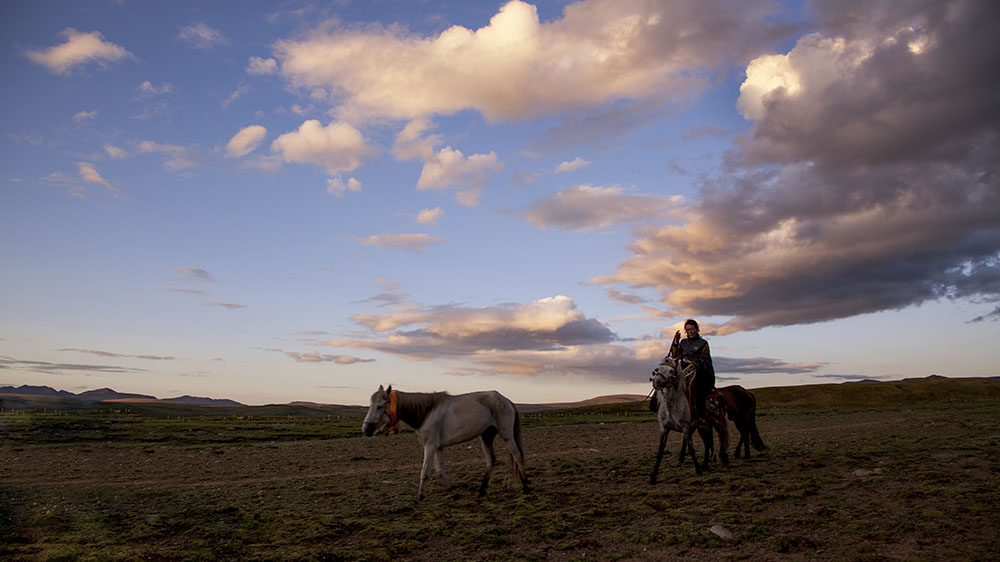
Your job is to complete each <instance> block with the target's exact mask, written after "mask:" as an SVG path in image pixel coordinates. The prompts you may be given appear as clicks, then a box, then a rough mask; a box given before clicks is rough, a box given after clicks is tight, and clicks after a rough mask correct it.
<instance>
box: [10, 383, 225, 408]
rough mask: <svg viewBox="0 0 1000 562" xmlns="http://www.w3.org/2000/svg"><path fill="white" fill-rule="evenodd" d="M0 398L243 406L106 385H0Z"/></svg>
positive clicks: (46, 406) (209, 399)
mask: <svg viewBox="0 0 1000 562" xmlns="http://www.w3.org/2000/svg"><path fill="white" fill-rule="evenodd" d="M0 397H10V398H8V399H7V400H9V401H11V402H13V401H15V400H17V399H18V398H20V400H19V402H21V403H22V405H23V404H26V403H29V402H31V401H32V400H36V401H37V400H39V399H41V400H44V399H46V398H58V399H59V400H60V402H59V403H67V402H69V403H72V402H79V403H81V404H80V406H85V405H88V404H93V403H99V402H111V403H140V402H145V403H149V402H168V403H179V404H193V405H200V406H243V404H241V403H239V402H237V401H235V400H229V399H223V398H203V397H200V396H187V395H185V396H178V397H177V398H164V399H160V398H157V397H155V396H150V395H148V394H131V393H127V392H118V391H117V390H113V389H110V388H98V389H96V390H87V391H85V392H81V393H79V394H74V393H72V392H68V391H65V390H55V389H53V388H50V387H48V386H30V385H22V386H17V387H14V386H0ZM59 403H56V404H49V403H45V405H44V406H43V408H52V409H59V408H58V407H57V406H58V404H59ZM5 407H20V406H13V405H10V406H5ZM71 409H74V410H75V409H83V408H71Z"/></svg>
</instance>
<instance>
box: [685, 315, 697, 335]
mask: <svg viewBox="0 0 1000 562" xmlns="http://www.w3.org/2000/svg"><path fill="white" fill-rule="evenodd" d="M700 331H701V330H700V329H699V328H698V322H697V321H696V320H695V319H693V318H691V319H689V320H688V321H687V322H685V323H684V333H685V334H687V337H689V338H693V337H696V336H697V335H698V332H700Z"/></svg>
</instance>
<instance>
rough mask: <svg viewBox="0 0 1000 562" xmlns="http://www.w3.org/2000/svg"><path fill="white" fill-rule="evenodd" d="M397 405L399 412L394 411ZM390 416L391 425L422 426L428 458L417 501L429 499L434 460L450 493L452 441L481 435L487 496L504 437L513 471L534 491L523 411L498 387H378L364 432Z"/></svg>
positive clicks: (420, 433) (420, 434)
mask: <svg viewBox="0 0 1000 562" xmlns="http://www.w3.org/2000/svg"><path fill="white" fill-rule="evenodd" d="M393 405H395V412H392V411H390V410H391V409H393ZM386 416H388V417H389V419H388V422H387V423H388V424H394V423H396V422H397V420H402V421H404V422H406V424H407V425H409V426H411V427H413V428H414V429H416V430H417V437H418V439H419V440H420V445H421V446H422V447H423V449H424V462H423V466H422V467H421V469H420V487H419V488H418V489H417V500H421V499H423V498H424V486H425V484H426V482H427V475H428V472H429V469H430V466H431V463H432V462H433V463H434V465H435V467H436V468H437V472H438V476H440V478H441V480H442V481H444V483H445V485H446V486H447V487H448V489H449V490H450V491H452V490H453V487H452V485H451V481H450V480H448V477H447V476H446V475H445V473H444V454H443V449H444V448H445V447H447V446H448V445H455V444H458V443H464V442H466V441H470V440H472V439H475V438H476V437H479V439H480V441H481V442H482V446H483V454H484V455H485V456H486V473H485V474H483V479H482V482H481V483H480V485H479V495H480V496H482V495H484V494H486V486H487V484H488V483H489V481H490V472H492V470H493V465H494V464H495V463H496V457H495V456H494V454H493V439H494V438H495V437H496V436H497V434H499V435H500V437H502V438H503V440H504V442H505V443H506V445H507V449H508V450H509V451H510V456H511V470H512V471H513V473H514V475H515V476H516V477H517V478H519V479H520V481H521V488H522V490H523V491H524V492H527V491H528V477H527V473H526V472H525V469H524V447H523V446H522V445H521V414H520V413H519V412H518V411H517V407H516V406H514V403H513V402H511V401H510V400H508V399H507V398H506V397H504V396H503V395H502V394H500V393H499V392H497V391H495V390H490V391H485V392H471V393H469V394H459V395H457V396H452V395H450V394H448V393H446V392H434V393H425V392H399V391H394V390H393V389H392V385H390V386H389V388H382V386H379V387H378V390H376V391H375V392H374V393H373V394H372V397H371V404H370V405H369V406H368V415H367V416H365V421H364V422H363V423H362V424H361V432H362V433H363V434H364V435H366V436H368V437H371V436H372V435H374V434H375V431H376V429H377V428H378V425H379V423H380V422H381V421H382V420H383V419H384V418H385V417H386Z"/></svg>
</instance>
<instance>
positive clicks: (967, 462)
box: [0, 400, 1000, 562]
mask: <svg viewBox="0 0 1000 562" xmlns="http://www.w3.org/2000/svg"><path fill="white" fill-rule="evenodd" d="M593 412H598V413H594V414H593V415H594V416H596V417H598V418H601V419H605V420H607V421H613V420H619V421H615V422H614V423H600V422H594V421H590V422H589V423H575V424H573V423H565V422H566V417H565V416H563V417H562V418H556V417H553V418H552V420H553V421H554V423H552V424H549V423H546V421H545V418H544V417H539V418H534V419H533V421H532V423H531V424H530V425H528V426H527V427H526V428H525V433H524V438H525V448H526V450H527V461H528V468H529V475H530V477H531V480H532V492H531V493H530V494H529V495H526V496H524V495H521V494H520V493H519V492H518V491H516V489H515V488H514V487H512V486H507V485H505V480H506V477H507V474H506V472H507V468H508V466H507V464H506V463H505V462H504V463H502V464H501V465H500V466H498V467H497V472H495V473H494V474H495V475H494V481H493V483H492V485H491V487H490V495H489V496H488V497H487V498H485V499H479V498H477V497H476V495H475V489H476V486H477V485H478V479H479V475H480V471H481V470H482V460H481V458H480V451H479V447H478V444H476V443H470V444H468V445H461V446H456V447H453V448H450V449H447V451H446V466H447V468H448V470H449V475H450V476H451V477H452V479H453V481H455V483H456V485H457V486H458V487H459V493H460V497H459V498H458V499H452V498H451V497H450V496H449V495H448V494H446V493H445V491H444V490H442V489H441V487H440V484H439V482H438V481H437V480H434V479H432V480H431V482H430V484H429V489H428V497H427V499H426V500H425V501H424V502H422V503H417V502H416V501H415V495H416V484H417V476H418V472H419V464H420V457H421V453H420V449H419V447H418V446H417V443H416V439H415V437H414V436H413V434H411V433H410V434H407V433H404V434H401V435H397V436H393V437H388V438H373V439H364V438H360V437H357V438H354V437H351V438H337V439H319V438H314V437H310V434H311V433H313V432H314V431H315V429H316V427H315V426H313V425H309V426H308V427H306V428H305V429H302V430H301V431H298V432H296V431H294V430H293V429H290V428H288V427H287V426H285V427H274V428H273V430H274V431H275V432H276V433H275V435H274V436H272V437H273V439H271V440H267V439H256V438H255V439H237V440H231V439H227V438H226V435H227V433H228V432H230V431H237V432H238V433H239V432H240V431H243V432H245V431H246V430H245V428H243V429H240V427H239V426H232V425H229V426H226V425H224V424H226V423H230V424H231V421H227V420H219V419H216V420H211V419H205V420H191V421H190V423H191V424H194V425H193V426H185V427H186V428H187V429H195V430H197V429H199V427H200V430H201V431H203V432H204V435H214V436H216V437H215V438H213V439H207V438H206V439H205V440H202V441H185V440H183V439H181V440H160V441H157V440H143V439H142V438H141V434H142V431H143V429H142V423H139V422H136V421H135V419H134V418H128V419H126V420H125V421H123V423H133V424H136V423H138V425H133V426H129V427H130V429H129V430H128V431H127V432H125V434H124V435H125V437H120V438H119V439H117V440H116V439H106V440H96V439H95V440H91V441H86V442H65V440H62V441H63V442H59V441H60V440H58V439H57V440H45V439H40V440H39V439H31V438H25V435H28V434H27V433H25V431H28V430H29V429H30V427H29V426H30V424H24V423H21V424H20V425H17V424H12V423H11V420H10V419H7V420H6V422H7V424H6V426H5V431H6V433H7V435H6V437H7V438H6V439H5V440H4V441H3V444H2V445H0V557H3V558H4V559H10V560H87V559H91V560H116V559H121V560H135V559H146V560H244V559H255V560H400V559H406V560H433V561H435V562H442V561H449V560H468V559H479V560H593V559H599V560H614V559H628V560H661V559H664V558H667V557H676V558H683V559H690V560H774V559H782V560H986V559H992V558H993V557H994V556H995V545H996V544H997V541H998V539H1000V536H998V535H1000V531H998V529H1000V516H998V515H997V509H998V508H1000V471H998V466H1000V463H998V462H997V458H998V456H997V455H998V454H1000V429H997V423H996V422H997V420H998V419H1000V401H996V400H987V401H973V402H959V403H940V402H938V403H923V404H914V405H910V406H881V407H874V406H865V407H861V406H858V407H851V408H841V409H829V408H827V409H823V410H818V409H789V410H771V411H769V410H766V409H762V414H764V415H762V416H761V417H760V419H759V422H760V426H761V433H762V435H763V437H764V440H765V441H766V442H767V443H768V445H769V446H770V447H771V448H770V451H769V454H768V455H766V456H755V457H754V458H752V459H750V460H736V461H734V463H733V465H732V466H730V467H729V468H718V469H715V470H713V471H711V472H710V473H708V474H707V475H706V476H702V477H696V476H695V475H694V470H693V468H692V467H691V466H690V465H685V466H683V467H677V466H674V465H673V464H672V462H673V460H674V459H675V456H674V455H676V450H677V448H678V442H677V439H676V437H672V438H671V440H670V446H669V448H670V449H672V450H673V451H674V455H672V456H670V457H667V458H666V459H665V462H666V463H667V464H666V466H665V467H664V468H663V469H662V470H661V482H660V484H657V485H655V486H650V485H649V484H648V483H647V477H648V473H649V471H650V469H651V467H652V462H653V457H654V453H655V443H656V425H655V423H654V422H653V421H652V420H653V417H652V414H648V413H646V414H642V413H640V412H638V411H636V410H634V409H633V410H632V411H630V412H629V413H628V415H625V416H624V417H617V418H616V417H614V416H612V415H610V414H608V413H607V411H606V410H593V411H592V413H593ZM581 415H582V414H581ZM622 419H624V420H627V421H620V420H622ZM129 420H130V421H129ZM105 421H106V422H109V423H112V425H113V424H114V423H115V420H114V419H108V420H105ZM555 422H559V423H555ZM285 423H292V424H294V423H295V422H294V420H293V421H286V422H285ZM302 423H306V424H315V423H318V422H316V421H315V420H308V421H306V420H303V421H302ZM329 423H331V424H333V421H330V422H329ZM15 425H17V427H19V428H20V429H19V431H18V432H15V431H12V430H11V428H12V427H14V426H15ZM226 427H236V428H237V429H235V430H226V429H225V428H226ZM331 429H334V428H332V427H331ZM283 431H284V432H290V433H291V434H292V435H296V436H297V437H295V438H289V439H282V438H281V433H282V432H283ZM113 433H114V432H113V431H112V434H113ZM240 434H242V433H240ZM129 435H130V436H131V437H127V436H129ZM254 435H257V436H258V437H259V436H261V435H262V434H261V433H260V432H259V431H258V432H257V433H255V434H254ZM713 525H722V526H723V527H725V528H726V529H728V530H729V531H731V532H732V533H733V535H734V537H733V539H732V540H729V541H726V540H723V539H720V538H719V537H717V536H716V535H714V534H712V533H711V532H710V531H709V529H710V528H711V527H712V526H713Z"/></svg>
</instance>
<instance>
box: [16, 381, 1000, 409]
mask: <svg viewBox="0 0 1000 562" xmlns="http://www.w3.org/2000/svg"><path fill="white" fill-rule="evenodd" d="M938 379H940V380H968V379H965V378H963V377H958V378H954V377H945V376H942V375H937V374H934V375H930V376H927V377H922V378H906V379H903V380H896V381H878V380H873V379H864V380H858V381H848V382H845V383H841V384H847V385H858V384H861V385H867V384H880V383H887V384H891V383H905V382H914V381H924V380H938ZM977 380H982V379H980V378H978V377H977ZM985 380H993V381H1000V377H986V378H985ZM755 392H756V390H755ZM645 398H646V397H645V396H642V395H638V394H614V395H609V396H598V397H595V398H590V399H588V400H580V401H578V402H560V403H550V404H518V405H517V407H518V409H519V410H520V411H521V412H523V413H530V412H538V411H543V410H555V409H564V408H579V407H583V406H596V405H607V404H627V403H631V402H639V401H642V400H644V399H645ZM100 402H103V403H108V402H112V403H123V404H132V405H134V406H135V407H138V406H139V405H144V406H146V407H147V408H161V409H162V407H166V406H162V407H161V406H157V405H169V404H173V405H174V406H170V407H171V408H179V407H181V405H186V406H226V407H246V408H258V409H267V408H272V409H273V408H286V409H288V408H291V409H296V411H299V410H303V411H306V410H308V411H315V412H323V413H327V414H329V413H334V414H336V415H339V414H340V413H341V411H353V410H355V409H358V408H365V407H367V405H363V406H351V405H339V404H320V403H316V402H291V403H289V404H271V405H267V406H247V405H245V404H242V403H240V402H237V401H235V400H228V399H219V398H204V397H199V396H187V395H185V396H178V397H176V398H162V399H161V398H157V397H155V396H150V395H147V394H129V393H124V392H118V391H116V390H112V389H110V388H99V389H96V390H88V391H86V392H81V393H79V394H74V393H72V392H68V391H65V390H56V389H54V388H51V387H48V386H31V385H22V386H17V387H14V386H0V406H2V407H4V408H15V409H17V408H24V409H42V408H52V409H56V410H62V409H71V410H77V409H89V408H93V407H97V403H100ZM213 411H214V410H213Z"/></svg>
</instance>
